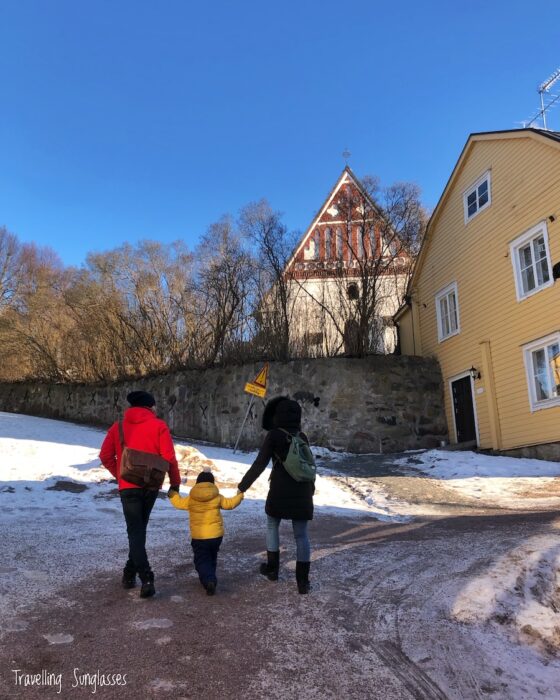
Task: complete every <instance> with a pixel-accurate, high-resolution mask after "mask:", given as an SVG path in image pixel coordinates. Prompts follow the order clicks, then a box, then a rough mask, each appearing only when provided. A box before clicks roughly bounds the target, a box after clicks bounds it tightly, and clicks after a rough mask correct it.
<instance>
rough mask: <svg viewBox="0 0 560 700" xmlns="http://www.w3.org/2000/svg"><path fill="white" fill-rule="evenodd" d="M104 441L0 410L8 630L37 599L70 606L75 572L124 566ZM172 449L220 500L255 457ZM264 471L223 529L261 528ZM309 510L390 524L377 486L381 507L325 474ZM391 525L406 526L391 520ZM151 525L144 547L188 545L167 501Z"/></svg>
mask: <svg viewBox="0 0 560 700" xmlns="http://www.w3.org/2000/svg"><path fill="white" fill-rule="evenodd" d="M104 434H105V431H102V430H99V429H96V428H90V427H86V426H82V425H76V424H72V423H66V422H63V421H56V420H49V419H45V418H36V417H32V416H25V415H19V414H9V413H2V412H0V529H1V530H2V532H3V539H2V540H1V559H0V594H1V595H0V619H2V621H3V622H2V626H3V628H4V629H10V624H15V625H18V624H22V623H21V622H18V621H15V618H16V617H17V616H18V614H19V613H20V612H22V611H23V610H24V609H26V608H29V607H30V606H32V604H33V603H34V602H36V601H38V600H45V599H47V598H48V597H49V596H52V597H53V599H54V601H55V604H57V605H61V606H64V605H67V604H69V602H68V601H66V600H64V599H62V598H57V593H56V591H57V590H58V589H60V588H62V587H63V586H64V585H66V584H68V583H70V582H71V581H72V580H74V579H75V577H76V573H77V572H78V573H79V575H80V576H87V575H88V574H90V573H92V572H94V571H96V570H98V569H100V568H101V569H105V570H107V569H112V570H115V569H118V568H120V567H121V566H122V565H123V561H124V560H125V559H126V556H125V553H126V549H127V548H126V535H125V532H124V527H123V521H122V510H121V504H120V501H119V499H118V497H116V493H115V487H116V484H115V482H114V480H113V479H112V477H111V475H110V474H109V472H108V471H107V470H106V469H105V468H104V467H102V466H101V465H100V462H99V458H98V454H99V448H100V446H101V442H102V440H103V437H104ZM176 445H177V453H178V458H180V460H181V461H180V464H181V465H182V473H183V475H184V474H185V472H186V474H187V478H188V481H189V484H191V483H192V480H193V477H196V475H197V474H198V472H199V471H200V469H201V467H203V466H204V465H205V464H206V463H207V462H208V460H211V463H212V465H213V466H212V470H213V472H214V473H215V476H216V479H217V481H218V483H219V485H220V490H221V491H222V493H224V495H226V496H231V495H233V494H234V493H235V491H236V488H237V484H238V483H239V481H240V480H241V477H242V476H243V475H244V473H245V472H246V471H247V469H248V468H249V466H250V464H251V463H252V461H253V460H254V458H255V457H256V452H252V453H243V452H238V453H236V454H234V453H233V451H232V450H231V449H225V448H220V447H213V446H198V448H197V447H196V446H194V447H193V446H192V445H186V444H183V443H181V442H178V443H176ZM205 458H206V459H205ZM269 473H270V469H267V470H265V473H264V474H262V475H261V476H260V477H259V479H258V480H257V481H256V482H255V484H254V485H253V486H252V487H251V489H250V490H249V491H248V492H247V494H246V496H245V499H244V501H243V503H242V504H241V506H240V507H238V508H237V509H236V510H235V511H232V512H231V513H230V512H227V513H225V515H224V519H225V524H226V532H228V531H230V532H231V531H234V530H235V529H238V528H244V527H245V528H249V527H250V525H251V524H252V523H254V522H255V520H256V519H258V518H261V519H262V524H261V525H262V529H263V531H264V517H265V516H264V508H263V501H264V499H265V498H266V494H267V491H268V476H269ZM66 489H70V490H66ZM79 489H83V490H82V491H80V490H79ZM182 490H183V491H188V488H187V487H186V486H183V487H182ZM315 505H316V506H317V507H320V508H321V509H322V510H323V511H324V512H325V513H326V514H331V515H333V514H334V515H339V516H342V517H344V516H345V515H346V516H349V515H352V516H353V517H356V516H362V517H366V518H367V517H374V518H376V519H381V518H382V519H385V520H386V519H391V517H392V516H391V509H390V507H389V505H388V503H387V502H386V498H385V496H384V494H383V493H382V491H381V489H379V504H377V503H376V502H375V500H374V499H373V497H372V496H371V495H369V496H368V500H367V501H366V500H364V499H363V498H362V497H361V495H360V493H359V492H356V491H353V490H352V489H350V488H344V485H341V484H340V479H338V478H337V477H336V476H335V475H332V474H330V473H329V474H327V475H324V476H323V475H320V476H318V478H317V484H316V496H315ZM394 518H395V519H396V520H401V519H402V517H401V516H399V514H397V513H395V514H394ZM151 523H152V526H151V527H150V530H149V533H148V536H149V540H150V547H153V546H154V545H155V546H156V547H157V546H158V545H162V544H164V543H166V544H167V543H168V542H169V540H170V538H173V537H179V538H182V537H185V539H186V531H187V528H188V516H187V515H186V514H185V513H181V512H178V511H176V510H175V509H174V508H173V507H172V506H171V505H170V504H168V503H167V501H166V499H165V498H162V499H161V501H158V502H157V503H156V506H155V508H154V511H153V513H152V517H151ZM100 553H101V554H100ZM10 620H11V621H12V622H10ZM1 630H2V627H0V632H1Z"/></svg>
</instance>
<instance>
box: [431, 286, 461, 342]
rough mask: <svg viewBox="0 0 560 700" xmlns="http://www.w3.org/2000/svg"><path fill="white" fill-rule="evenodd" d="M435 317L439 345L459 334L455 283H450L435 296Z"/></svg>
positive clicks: (457, 300)
mask: <svg viewBox="0 0 560 700" xmlns="http://www.w3.org/2000/svg"><path fill="white" fill-rule="evenodd" d="M436 315H437V325H438V340H439V342H440V343H441V342H442V341H443V340H446V339H447V338H451V337H452V336H454V335H457V333H459V332H460V330H461V329H460V326H459V298H458V294H457V283H456V282H452V283H451V284H450V285H448V286H447V287H445V288H444V289H441V290H440V291H439V292H438V293H437V294H436Z"/></svg>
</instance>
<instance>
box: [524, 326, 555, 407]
mask: <svg viewBox="0 0 560 700" xmlns="http://www.w3.org/2000/svg"><path fill="white" fill-rule="evenodd" d="M553 343H558V344H559V345H560V331H557V332H556V333H551V334H550V335H547V336H546V337H545V338H539V340H535V341H533V342H532V343H528V344H527V345H523V359H524V361H525V374H526V377H527V387H528V389H529V405H530V407H531V413H534V412H535V411H542V410H543V409H545V408H552V407H553V406H560V396H554V397H553V398H552V399H541V400H540V401H539V400H538V399H537V394H536V391H535V375H534V374H533V353H534V352H535V351H536V350H543V349H546V348H547V347H548V346H549V345H552V344H553Z"/></svg>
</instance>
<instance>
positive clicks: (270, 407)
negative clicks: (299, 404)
mask: <svg viewBox="0 0 560 700" xmlns="http://www.w3.org/2000/svg"><path fill="white" fill-rule="evenodd" d="M287 399H288V397H287V396H276V397H274V398H273V399H270V401H268V402H267V404H266V406H265V407H264V411H263V415H262V427H263V430H272V428H274V414H275V412H276V407H277V406H278V404H279V403H280V402H281V401H286V400H287Z"/></svg>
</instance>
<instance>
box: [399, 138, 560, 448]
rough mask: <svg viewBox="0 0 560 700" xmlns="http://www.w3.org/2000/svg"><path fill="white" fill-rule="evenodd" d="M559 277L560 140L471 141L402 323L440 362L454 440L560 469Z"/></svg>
mask: <svg viewBox="0 0 560 700" xmlns="http://www.w3.org/2000/svg"><path fill="white" fill-rule="evenodd" d="M558 277H560V134H558V133H555V132H550V131H542V130H538V129H517V130H512V131H497V132H487V133H478V134H471V136H470V137H469V139H468V140H467V143H466V144H465V147H464V148H463V151H462V153H461V155H460V157H459V160H458V161H457V164H456V166H455V168H454V170H453V172H452V173H451V177H450V178H449V181H448V182H447V185H446V187H445V189H444V191H443V194H442V196H441V198H440V200H439V202H438V204H437V207H436V208H435V210H434V213H433V215H432V217H431V219H430V222H429V225H428V229H427V233H426V237H425V240H424V243H423V246H422V249H421V251H420V255H419V258H418V262H417V265H416V269H415V271H414V274H413V277H412V279H411V282H410V286H409V289H408V295H407V303H406V305H405V306H403V307H402V308H401V309H400V311H399V312H398V313H397V315H396V317H395V320H396V322H397V324H398V327H399V334H400V344H401V351H402V353H403V354H409V355H424V356H435V357H437V358H438V360H439V362H440V365H441V369H442V375H443V379H444V392H445V407H446V413H447V421H448V426H449V435H450V439H451V441H452V442H465V443H468V442H474V441H476V444H477V445H478V446H480V447H481V448H493V449H496V450H516V449H518V448H527V449H525V450H522V453H523V452H524V453H525V454H535V455H538V456H544V457H554V456H556V458H558V459H560V280H559V279H558Z"/></svg>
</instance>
